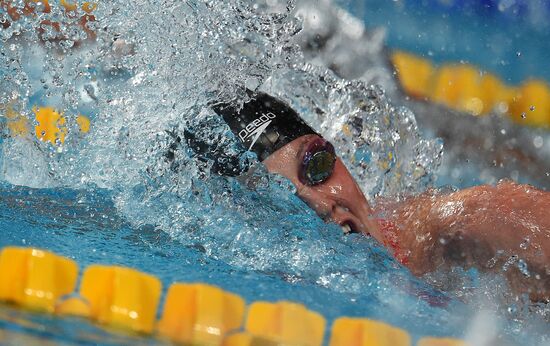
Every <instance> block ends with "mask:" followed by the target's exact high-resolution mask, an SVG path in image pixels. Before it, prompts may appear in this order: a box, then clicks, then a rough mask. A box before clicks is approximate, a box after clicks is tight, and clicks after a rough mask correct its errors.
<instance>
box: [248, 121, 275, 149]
mask: <svg viewBox="0 0 550 346" xmlns="http://www.w3.org/2000/svg"><path fill="white" fill-rule="evenodd" d="M275 118H276V116H275V114H273V113H271V112H268V113H266V114H263V115H262V116H260V117H259V118H257V119H255V120H253V121H251V122H250V123H249V124H248V125H246V127H245V128H244V129H242V130H241V132H239V138H240V139H241V141H243V142H246V141H247V140H249V139H250V138H252V143H251V144H250V147H249V148H248V150H250V149H252V147H253V146H254V144H256V141H257V140H258V138H260V135H261V134H262V133H263V132H264V131H265V129H267V127H268V126H269V124H271V122H272V121H273V119H275Z"/></svg>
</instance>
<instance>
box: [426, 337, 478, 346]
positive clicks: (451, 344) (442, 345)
mask: <svg viewBox="0 0 550 346" xmlns="http://www.w3.org/2000/svg"><path fill="white" fill-rule="evenodd" d="M416 345H417V346H468V344H467V343H466V342H465V341H464V340H460V339H450V338H428V337H426V338H422V339H420V340H418V343H417V344H416Z"/></svg>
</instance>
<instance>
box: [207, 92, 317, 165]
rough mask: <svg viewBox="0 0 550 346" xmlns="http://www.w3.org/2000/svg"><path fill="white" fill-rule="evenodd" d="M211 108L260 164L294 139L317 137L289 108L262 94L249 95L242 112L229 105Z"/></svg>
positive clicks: (281, 102) (279, 101)
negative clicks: (311, 135) (255, 156)
mask: <svg viewBox="0 0 550 346" xmlns="http://www.w3.org/2000/svg"><path fill="white" fill-rule="evenodd" d="M250 93H251V94H252V92H250ZM212 108H213V109H214V111H215V112H216V113H218V114H219V115H221V116H222V117H223V119H224V121H225V122H226V123H227V124H228V125H229V127H230V128H231V131H232V132H233V133H234V134H235V136H236V137H237V138H238V139H239V141H240V142H241V143H242V144H243V146H244V147H245V149H247V150H250V151H253V152H255V153H256V155H258V159H259V160H260V161H263V160H265V159H266V158H267V157H268V156H269V155H271V154H273V153H274V152H275V151H277V150H279V149H280V148H282V147H283V146H285V145H286V144H288V143H290V142H292V141H293V140H295V139H296V138H299V137H301V136H304V135H310V134H317V133H316V132H315V131H314V130H313V129H312V128H311V127H309V126H308V125H307V124H306V123H305V122H304V121H303V120H302V118H300V116H299V115H298V113H296V111H294V110H293V109H292V108H291V107H290V106H289V105H287V104H286V103H284V102H283V101H281V100H278V99H276V98H274V97H273V96H270V95H268V94H265V93H256V94H252V99H251V100H250V101H248V102H247V103H245V104H244V105H243V107H242V109H238V108H237V107H236V106H234V105H230V104H229V105H228V104H220V105H216V106H214V107H212Z"/></svg>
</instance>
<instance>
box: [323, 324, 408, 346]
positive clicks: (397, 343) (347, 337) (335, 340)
mask: <svg viewBox="0 0 550 346" xmlns="http://www.w3.org/2000/svg"><path fill="white" fill-rule="evenodd" d="M329 345H330V346H410V345H411V337H410V336H409V334H408V333H407V332H406V331H404V330H402V329H399V328H396V327H393V326H390V325H389V324H385V323H382V322H378V321H373V320H369V319H365V318H348V317H342V318H339V319H337V320H335V321H334V324H333V326H332V335H331V337H330V344H329Z"/></svg>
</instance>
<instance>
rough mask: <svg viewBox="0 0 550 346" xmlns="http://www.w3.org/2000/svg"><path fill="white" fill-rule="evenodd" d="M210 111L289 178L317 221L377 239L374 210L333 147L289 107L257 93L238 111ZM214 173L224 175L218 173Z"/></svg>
mask: <svg viewBox="0 0 550 346" xmlns="http://www.w3.org/2000/svg"><path fill="white" fill-rule="evenodd" d="M213 109H214V110H215V111H216V113H218V114H219V115H220V116H222V117H223V119H224V121H225V122H226V123H227V124H228V125H229V127H230V128H231V131H232V132H233V133H234V134H235V136H236V137H237V138H238V139H239V141H240V142H241V143H242V144H243V146H244V148H245V149H248V150H251V151H253V152H255V153H256V154H257V156H258V158H259V160H260V161H262V162H263V163H264V164H265V166H266V167H267V169H268V170H269V171H270V172H271V173H276V174H280V175H282V176H284V177H286V178H288V179H289V180H290V181H291V182H292V183H293V184H294V185H295V186H296V189H297V194H298V196H299V197H300V198H301V199H302V200H304V201H305V202H306V203H307V204H308V205H309V206H310V207H311V208H312V209H314V210H315V211H316V212H317V214H318V215H319V216H320V217H322V218H323V219H325V220H327V221H328V220H332V221H334V222H336V223H338V224H339V225H341V226H342V227H343V229H344V231H346V232H349V231H355V232H360V233H371V234H373V235H374V236H375V237H377V227H376V225H375V222H374V221H373V220H371V215H372V210H371V208H370V206H369V204H368V202H367V200H366V198H365V196H364V195H363V193H362V192H361V189H360V188H359V186H358V185H357V183H356V182H355V180H354V179H353V177H352V176H351V174H350V173H349V171H348V170H347V168H346V167H345V166H344V164H343V162H342V160H340V158H338V157H337V155H336V152H335V150H334V147H333V146H332V144H330V142H328V141H327V140H325V139H324V138H323V137H322V136H321V135H319V134H318V133H316V132H315V131H314V130H313V129H312V128H311V127H309V126H308V125H307V124H306V123H305V122H304V121H303V120H302V119H301V118H300V116H299V115H298V114H297V113H296V111H294V110H293V109H292V108H291V107H290V106H288V105H287V104H285V103H284V102H282V101H280V100H277V99H275V98H274V97H272V96H269V95H267V94H264V93H258V94H256V95H252V98H251V100H250V101H249V102H247V103H245V104H244V105H243V107H242V108H240V109H239V108H236V107H234V106H231V105H217V106H214V107H213ZM195 147H197V146H196V145H195ZM218 154H222V153H221V152H220V153H217V154H216V155H218ZM215 161H216V160H215ZM223 161H224V162H226V167H225V171H226V172H228V173H229V174H226V175H235V174H231V173H233V172H235V169H234V166H235V165H234V163H233V165H232V163H231V161H230V160H223ZM216 162H220V160H217V161H216ZM227 165H228V167H230V169H227ZM218 172H219V173H221V174H223V172H224V171H223V170H220V169H218ZM377 238H378V237H377Z"/></svg>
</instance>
